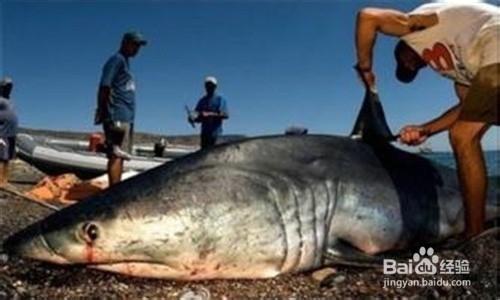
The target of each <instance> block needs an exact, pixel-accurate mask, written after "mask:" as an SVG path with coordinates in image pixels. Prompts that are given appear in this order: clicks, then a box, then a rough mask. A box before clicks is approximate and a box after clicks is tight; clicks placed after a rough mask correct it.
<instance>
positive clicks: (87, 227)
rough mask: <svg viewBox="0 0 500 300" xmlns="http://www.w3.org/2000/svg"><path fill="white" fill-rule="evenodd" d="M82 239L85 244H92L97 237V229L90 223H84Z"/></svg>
mask: <svg viewBox="0 0 500 300" xmlns="http://www.w3.org/2000/svg"><path fill="white" fill-rule="evenodd" d="M82 233H83V235H82V236H83V239H84V240H85V241H86V242H87V243H92V242H94V241H95V240H96V239H97V238H98V237H99V228H98V227H97V225H95V224H92V223H85V224H83V226H82Z"/></svg>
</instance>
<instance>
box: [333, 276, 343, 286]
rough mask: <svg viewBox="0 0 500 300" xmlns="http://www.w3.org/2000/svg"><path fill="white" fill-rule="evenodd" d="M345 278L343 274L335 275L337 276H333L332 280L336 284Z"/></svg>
mask: <svg viewBox="0 0 500 300" xmlns="http://www.w3.org/2000/svg"><path fill="white" fill-rule="evenodd" d="M345 279H346V278H345V276H343V275H339V276H337V277H335V278H334V279H333V282H335V283H337V284H338V283H342V282H344V281H345Z"/></svg>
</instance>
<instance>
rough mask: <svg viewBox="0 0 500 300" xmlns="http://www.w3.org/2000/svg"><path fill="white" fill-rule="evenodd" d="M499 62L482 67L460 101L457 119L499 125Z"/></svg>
mask: <svg viewBox="0 0 500 300" xmlns="http://www.w3.org/2000/svg"><path fill="white" fill-rule="evenodd" d="M499 107H500V63H497V64H492V65H488V66H485V67H482V68H481V69H479V71H478V72H477V74H476V76H475V77H474V78H473V79H472V83H471V85H470V87H469V91H468V92H467V96H466V97H465V100H464V103H462V110H461V112H460V116H459V117H458V119H459V120H463V121H471V122H484V123H488V124H495V125H500V118H499V115H498V113H499V111H500V109H499Z"/></svg>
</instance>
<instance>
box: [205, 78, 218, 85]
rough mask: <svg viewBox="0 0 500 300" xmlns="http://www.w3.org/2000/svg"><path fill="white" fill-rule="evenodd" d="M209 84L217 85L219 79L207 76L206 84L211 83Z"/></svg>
mask: <svg viewBox="0 0 500 300" xmlns="http://www.w3.org/2000/svg"><path fill="white" fill-rule="evenodd" d="M209 82H210V83H213V84H215V85H217V78H215V77H214V76H207V77H206V78H205V83H209Z"/></svg>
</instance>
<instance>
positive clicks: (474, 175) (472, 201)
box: [356, 3, 500, 237]
mask: <svg viewBox="0 0 500 300" xmlns="http://www.w3.org/2000/svg"><path fill="white" fill-rule="evenodd" d="M499 30H500V15H499V10H498V8H497V7H495V6H493V5H489V4H485V3H473V4H446V3H430V4H424V5H422V6H419V7H417V8H416V9H415V10H413V11H411V12H410V13H403V12H400V11H396V10H391V9H378V8H365V9H363V10H361V11H360V12H359V13H358V17H357V24H356V50H357V59H358V63H357V65H356V68H357V70H358V73H359V75H360V77H361V79H362V80H363V81H364V83H365V84H366V85H367V86H368V87H369V88H372V89H375V75H374V73H373V71H372V56H373V46H374V44H375V39H376V35H377V33H378V32H381V33H384V34H387V35H391V36H395V37H399V38H400V41H399V42H398V44H397V45H396V48H395V52H394V54H395V57H396V61H397V69H396V77H397V78H398V79H399V80H400V81H402V82H405V83H409V82H411V81H413V80H414V79H415V77H416V75H417V73H418V71H419V70H420V69H421V68H423V67H425V66H430V67H431V68H432V69H434V70H436V71H437V72H439V73H440V74H441V75H443V76H445V77H448V78H450V79H451V80H453V81H454V87H455V91H456V94H457V97H458V99H459V103H458V104H457V105H455V106H453V107H452V108H450V109H449V110H448V111H446V112H445V113H444V114H442V115H441V116H439V117H437V118H436V119H433V120H431V121H429V122H427V123H424V124H422V125H409V126H405V127H403V129H401V131H400V133H399V134H400V141H401V142H402V143H405V144H407V145H418V144H421V143H423V142H424V141H425V140H426V139H427V138H428V137H430V136H432V135H434V134H437V133H439V132H442V131H445V130H449V136H450V142H451V145H452V148H453V152H454V155H455V159H456V162H457V169H458V176H459V180H460V184H461V190H462V196H463V199H464V207H465V225H466V230H465V235H466V237H472V236H475V235H477V234H479V233H481V231H482V230H483V226H484V220H485V201H486V191H487V178H486V167H485V162H484V157H483V153H482V148H481V139H482V137H483V135H484V133H485V132H486V131H487V130H488V129H489V127H490V126H491V125H498V124H500V119H499V115H498V107H499V106H500V97H499V92H500V88H499V87H500V80H499V78H500V56H499V55H498V46H497V45H498V32H499Z"/></svg>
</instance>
